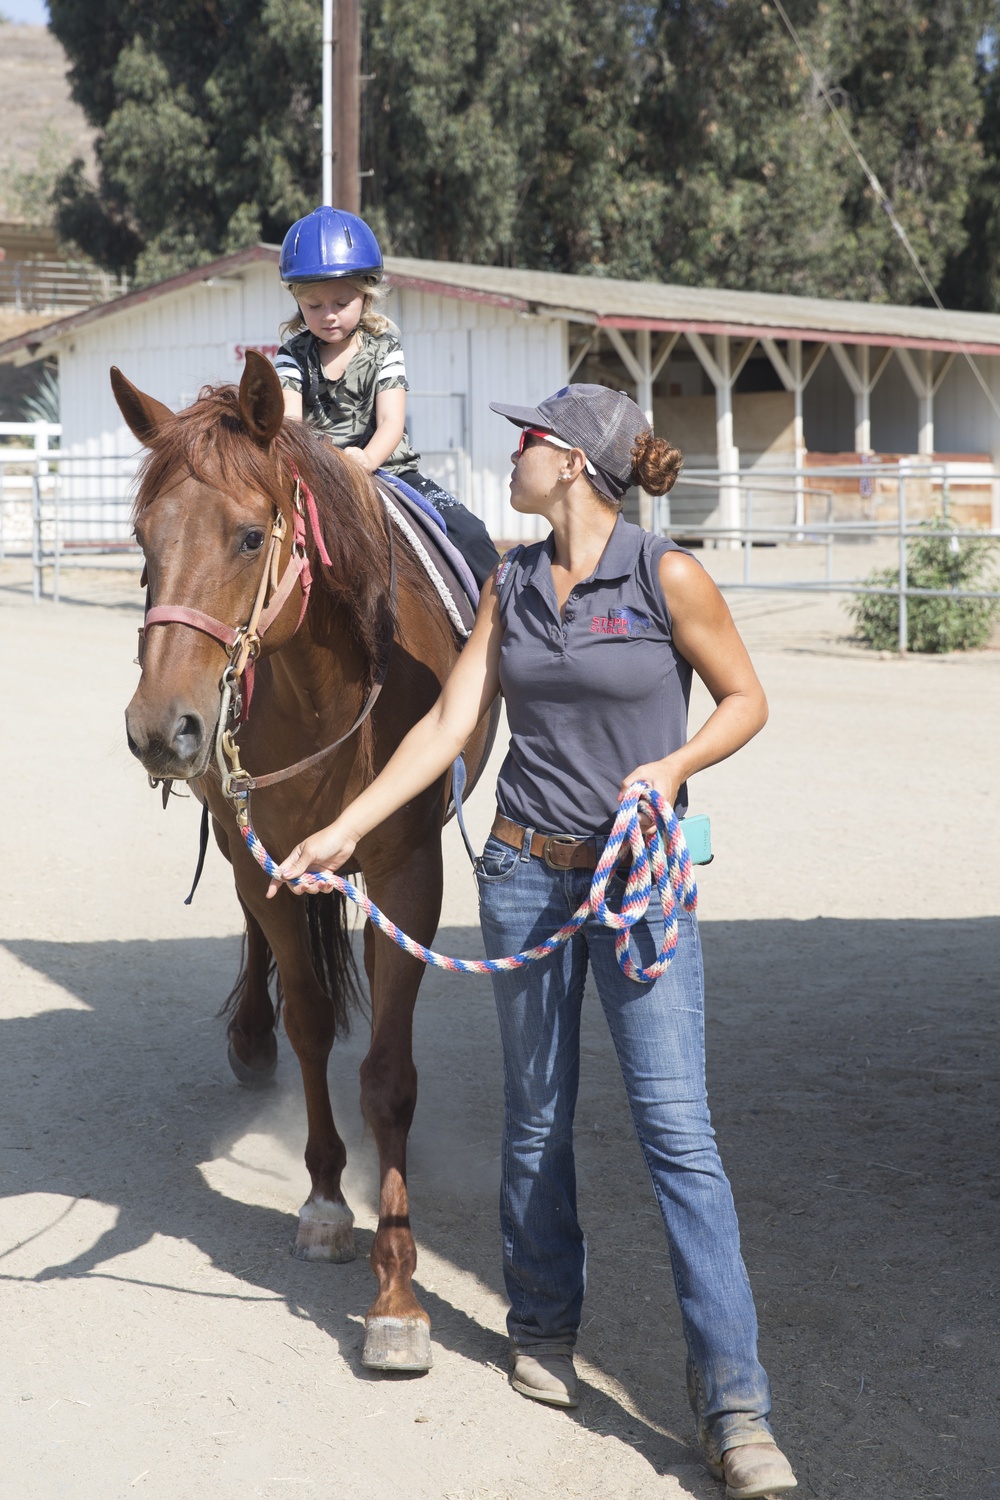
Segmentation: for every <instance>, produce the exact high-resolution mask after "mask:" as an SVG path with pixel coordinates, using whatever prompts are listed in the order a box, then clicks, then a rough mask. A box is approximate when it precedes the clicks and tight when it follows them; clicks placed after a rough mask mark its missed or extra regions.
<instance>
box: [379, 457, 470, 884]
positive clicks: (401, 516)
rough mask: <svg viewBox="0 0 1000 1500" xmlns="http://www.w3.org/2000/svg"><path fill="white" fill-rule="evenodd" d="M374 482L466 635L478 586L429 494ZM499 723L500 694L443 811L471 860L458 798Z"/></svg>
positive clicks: (389, 479)
mask: <svg viewBox="0 0 1000 1500" xmlns="http://www.w3.org/2000/svg"><path fill="white" fill-rule="evenodd" d="M375 485H376V488H377V489H378V492H379V494H380V495H381V496H382V500H383V503H384V504H385V508H386V510H387V512H388V514H389V519H390V523H391V524H392V525H394V526H396V528H397V530H399V531H400V532H401V533H402V535H403V536H404V537H405V538H406V540H407V542H408V543H409V545H410V546H411V548H412V549H413V551H414V552H415V553H416V556H417V557H418V559H419V560H420V563H421V566H422V567H423V569H424V572H425V573H426V574H427V576H428V578H429V579H430V581H431V583H432V584H433V585H434V588H435V589H436V591H437V593H438V595H439V596H440V598H441V602H442V604H443V605H444V607H445V609H446V610H447V612H448V618H449V619H450V620H451V623H452V624H453V625H454V627H455V629H456V631H457V632H458V634H459V635H460V636H463V637H464V638H468V635H469V632H470V631H471V630H472V626H473V624H474V623H475V618H476V608H477V606H478V604H479V589H478V587H477V586H476V580H475V579H474V578H473V576H472V574H471V572H470V571H469V565H468V563H467V562H466V561H465V558H464V557H463V556H462V554H461V552H459V550H458V548H457V547H456V546H455V544H454V542H450V541H449V540H448V536H447V533H446V532H445V524H444V521H443V520H442V519H441V517H440V515H439V514H438V512H437V511H436V510H434V508H433V506H432V505H431V504H430V502H429V501H428V500H425V499H424V497H423V496H422V495H418V494H417V492H416V490H413V489H411V488H410V486H409V485H408V484H406V483H405V482H404V481H403V480H400V479H397V478H396V476H395V475H389V474H383V473H382V472H381V471H380V472H379V473H378V474H377V475H376V476H375ZM499 723H500V698H499V696H498V697H496V698H494V700H493V702H492V704H491V705H490V712H489V719H488V724H487V731H486V745H485V747H484V750H483V755H482V759H481V760H480V762H479V769H478V771H477V772H476V775H475V777H474V779H473V780H472V781H471V782H467V780H466V772H465V762H464V760H463V759H462V757H461V755H460V756H459V757H458V759H457V760H456V761H455V763H454V765H453V766H452V776H451V794H450V798H449V802H448V808H447V811H446V813H445V822H446V823H447V822H448V821H449V819H450V818H451V816H452V814H454V815H455V816H456V817H457V818H458V826H459V829H460V831H461V834H462V840H463V842H464V844H465V847H466V850H467V851H468V855H469V858H470V859H471V860H472V862H473V864H475V861H476V851H475V849H474V848H473V845H472V840H471V839H470V837H469V833H468V830H467V828H466V826H465V817H464V815H463V810H462V800H463V798H464V797H465V796H466V795H467V793H469V792H471V791H473V790H474V788H475V786H476V783H477V782H478V780H479V777H480V776H481V775H482V772H483V767H484V766H485V765H486V762H487V761H488V760H489V758H490V754H491V753H492V750H493V745H494V742H495V740H496V736H497V726H498V725H499Z"/></svg>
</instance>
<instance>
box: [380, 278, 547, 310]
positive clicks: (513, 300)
mask: <svg viewBox="0 0 1000 1500" xmlns="http://www.w3.org/2000/svg"><path fill="white" fill-rule="evenodd" d="M386 280H387V282H388V284H389V286H390V287H393V288H395V289H397V290H399V291H404V292H430V293H431V294H432V295H434V296H437V297H455V298H457V300H458V301H460V302H479V303H482V304H484V305H485V306H487V307H508V308H510V309H511V310H512V311H513V312H527V311H528V310H529V308H530V307H531V303H530V302H525V301H524V299H523V298H522V297H504V296H502V295H501V294H500V293H499V292H480V291H476V290H474V289H473V288H472V287H469V286H459V285H458V284H457V283H455V282H445V281H431V280H430V279H429V278H428V277H423V276H407V275H405V274H403V275H401V274H400V273H399V272H397V271H388V272H387V273H386Z"/></svg>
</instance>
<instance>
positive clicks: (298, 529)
mask: <svg viewBox="0 0 1000 1500" xmlns="http://www.w3.org/2000/svg"><path fill="white" fill-rule="evenodd" d="M289 468H290V472H291V476H292V479H293V480H294V481H295V489H294V491H293V494H292V551H291V556H290V557H289V560H288V565H287V567H286V568H285V571H284V573H283V574H282V576H281V579H280V581H279V578H278V562H279V559H280V556H281V544H282V542H283V541H284V540H285V537H286V536H287V535H288V523H287V521H286V520H285V516H284V512H283V511H281V510H280V509H279V508H277V507H276V508H275V513H274V518H273V520H272V522H271V530H270V536H269V539H268V548H267V553H266V555H265V558H264V567H263V570H262V572H261V575H260V582H259V583H258V585H257V593H256V595H255V597H254V602H253V607H252V608H251V610H250V616H249V618H248V620H247V622H246V624H245V625H226V624H225V623H224V622H223V621H221V620H217V619H215V617H214V616H213V615H210V614H206V613H205V611H204V610H200V609H192V608H191V607H190V606H189V605H186V604H162V605H159V604H158V605H154V606H153V608H152V609H148V610H147V611H146V615H145V618H144V620H143V624H142V627H141V629H140V631H139V656H138V662H139V665H140V666H141V665H142V658H143V654H144V647H145V640H146V631H147V630H148V629H149V628H150V627H151V626H153V625H188V626H190V628H191V629H192V630H200V631H203V632H204V634H205V635H210V636H211V637H212V638H213V640H217V641H218V642H219V644H220V645H221V646H222V647H223V649H224V650H226V651H228V653H229V661H228V663H227V664H226V668H225V671H224V672H223V674H222V678H221V680H220V682H219V692H220V694H221V703H220V706H219V719H218V727H217V729H216V735H215V759H216V764H217V765H218V768H219V775H220V777H221V780H222V790H223V793H224V794H225V796H226V797H227V798H228V799H229V801H230V802H232V803H233V806H234V808H235V809H236V816H237V821H238V822H240V823H241V826H242V823H243V822H244V821H246V820H248V818H249V795H250V793H251V792H252V791H254V790H255V789H256V788H258V787H266V786H273V785H274V784H275V783H276V782H279V781H287V780H288V779H289V778H290V777H292V776H296V775H298V773H299V772H300V771H304V770H306V769H308V767H310V766H313V765H316V764H318V763H319V762H320V761H322V760H325V759H326V757H327V756H328V755H330V754H332V752H333V751H334V750H336V749H337V748H338V747H339V746H340V745H342V744H343V743H344V741H345V740H348V739H350V737H351V735H352V734H354V733H355V731H356V730H358V729H360V727H361V725H362V724H363V723H364V721H365V719H367V717H368V715H369V714H370V713H371V711H372V709H373V708H374V707H375V701H376V699H377V698H378V696H379V694H380V692H381V691H382V684H383V683H384V681H385V676H386V672H387V671H388V668H389V660H388V653H387V655H386V660H385V661H384V662H383V663H382V665H381V667H380V669H379V672H378V676H377V677H376V679H375V681H374V683H373V684H372V686H371V688H370V689H369V692H368V696H367V697H366V699H365V701H364V703H363V704H362V707H361V711H360V712H359V714H358V716H357V718H356V719H355V720H354V723H353V724H352V725H351V727H350V729H348V730H347V732H346V733H345V734H342V735H341V736H340V738H339V739H336V740H334V741H333V742H332V744H329V745H324V747H323V748H322V750H318V751H317V752H316V753H315V754H314V755H309V756H306V758H305V759H304V760H300V761H296V763H295V765H293V766H287V767H286V768H285V769H284V770H282V771H271V772H270V773H269V774H268V775H266V776H259V777H253V776H251V775H250V773H249V772H248V771H246V770H245V769H244V768H243V767H242V766H241V765H240V751H239V746H238V745H237V743H236V739H235V735H236V734H237V732H238V730H239V727H240V724H241V722H243V721H244V720H245V718H246V716H247V715H248V714H249V712H250V700H251V698H252V696H253V680H254V665H255V663H256V661H257V658H258V656H259V655H260V650H261V643H262V639H263V636H264V633H265V631H267V629H268V628H269V627H270V626H271V625H273V624H274V622H275V620H276V619H277V618H278V616H279V615H280V614H281V611H282V610H283V609H284V607H285V604H286V603H287V601H288V597H289V595H290V594H291V592H292V589H293V588H294V586H295V584H296V582H297V583H298V584H299V586H300V588H301V590H302V602H301V605H300V606H299V617H298V620H297V621H296V622H295V629H294V630H293V631H292V636H294V635H296V634H297V633H298V631H299V628H300V627H301V625H302V621H303V620H304V619H305V614H306V609H307V607H308V605H309V596H310V594H311V592H312V584H313V575H312V567H311V565H310V562H309V554H308V552H307V550H306V518H307V516H308V520H309V525H310V526H311V528H312V534H313V539H314V541H315V543H316V550H317V552H318V554H319V558H320V561H321V562H322V563H324V564H325V565H326V566H327V567H331V566H332V562H331V558H330V554H329V553H328V552H327V550H326V543H325V542H324V540H323V532H322V529H321V527H320V524H319V514H318V512H317V509H316V497H315V495H314V494H313V492H312V490H311V489H310V488H309V486H308V485H307V484H306V482H305V480H304V479H303V478H302V476H301V474H300V473H299V471H298V468H297V467H296V465H295V464H294V463H291V462H290V463H289ZM388 538H389V591H390V595H391V598H392V600H393V604H394V605H395V599H396V555H395V549H394V546H393V538H392V528H391V526H390V527H389V529H388ZM143 576H144V577H145V569H144V570H143ZM269 594H270V598H268V595H269ZM244 674H245V675H246V697H245V700H244V697H243V694H242V692H241V687H240V684H241V679H242V678H243V676H244ZM227 760H228V761H229V763H230V764H229V765H228V766H227V764H226V761H227ZM153 785H155V782H154V783H153ZM164 805H165V804H164ZM196 883H197V882H196Z"/></svg>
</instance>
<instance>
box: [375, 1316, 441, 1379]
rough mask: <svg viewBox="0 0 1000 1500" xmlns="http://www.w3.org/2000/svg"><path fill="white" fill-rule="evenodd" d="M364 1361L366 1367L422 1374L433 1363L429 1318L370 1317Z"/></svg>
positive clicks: (388, 1373) (385, 1371)
mask: <svg viewBox="0 0 1000 1500" xmlns="http://www.w3.org/2000/svg"><path fill="white" fill-rule="evenodd" d="M361 1363H362V1364H363V1365H364V1367H365V1369H366V1370H381V1371H382V1372H383V1374H386V1375H392V1374H395V1373H396V1372H397V1371H399V1372H401V1373H405V1372H406V1371H410V1372H411V1373H414V1374H417V1373H420V1374H422V1373H423V1372H424V1371H425V1370H429V1369H430V1367H431V1365H432V1364H433V1363H434V1359H433V1356H432V1355H431V1329H430V1324H429V1323H428V1322H427V1319H426V1318H368V1319H366V1321H365V1347H364V1353H363V1354H362V1356H361Z"/></svg>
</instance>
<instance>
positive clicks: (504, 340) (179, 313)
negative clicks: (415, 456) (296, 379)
mask: <svg viewBox="0 0 1000 1500" xmlns="http://www.w3.org/2000/svg"><path fill="white" fill-rule="evenodd" d="M293 310H294V306H293V304H292V302H291V299H290V298H289V296H288V294H287V293H286V292H284V291H283V290H282V288H281V285H280V283H279V281H278V276H277V271H276V268H275V267H274V266H273V265H270V264H268V263H260V264H255V265H250V266H246V267H244V268H242V269H241V270H240V271H238V272H236V273H235V274H234V275H232V276H231V277H227V278H218V277H217V278H213V279H212V280H211V281H209V282H204V283H197V284H195V285H194V286H191V287H188V288H185V289H183V290H181V291H178V292H174V293H171V294H169V295H166V296H161V297H151V298H150V300H149V301H148V302H146V303H142V304H140V305H139V306H137V307H132V308H128V309H125V310H124V311H123V312H121V313H118V314H115V313H110V314H107V315H106V316H105V317H103V318H101V319H98V320H97V321H96V322H94V323H93V324H91V325H88V326H85V327H83V328H81V329H79V330H78V331H77V332H76V333H75V334H74V335H73V336H72V338H70V339H68V340H67V341H66V342H65V343H64V344H63V346H62V348H61V349H60V358H59V366H60V387H61V402H62V423H63V448H64V451H65V452H66V453H67V454H71V455H74V456H77V457H78V458H80V459H82V458H84V457H86V458H87V459H88V460H90V464H91V466H92V468H93V470H94V472H93V474H92V475H91V478H90V479H89V480H88V484H87V486H86V487H81V486H82V481H80V483H79V484H78V485H77V487H76V488H77V493H88V494H91V495H92V496H93V498H94V500H95V503H96V502H97V500H98V498H99V497H100V496H105V497H106V496H108V495H109V493H113V494H114V495H121V494H123V493H124V491H125V489H126V488H127V480H126V479H118V480H115V481H114V484H113V486H112V491H111V492H109V488H108V486H109V484H110V483H111V477H110V476H111V471H110V469H109V466H108V465H107V463H104V464H103V465H99V464H98V463H97V460H98V459H99V458H100V457H101V455H105V456H107V455H111V454H122V453H132V454H136V456H138V454H137V449H136V443H135V440H134V438H133V437H132V435H131V433H130V432H129V431H128V429H127V427H126V426H125V424H124V422H123V421H122V419H121V416H120V414H119V412H118V408H117V406H116V405H115V402H114V397H113V396H112V394H111V386H110V383H109V378H108V372H109V369H110V367H111V366H112V365H118V367H119V368H120V369H121V370H122V371H123V373H124V374H125V375H127V376H128V378H129V380H131V381H132V382H133V383H134V384H135V385H137V386H138V387H139V388H140V389H141V390H143V391H146V392H147V393H148V394H149V395H151V396H155V397H156V398H157V400H159V401H163V402H164V403H165V404H166V405H167V406H170V407H172V408H173V409H175V410H177V409H179V408H180V407H182V406H187V405H189V404H190V402H192V401H193V400H194V399H195V397H196V396H197V394H198V391H199V389H200V388H201V387H202V386H203V385H205V384H208V383H212V382H218V381H227V380H238V379H239V378H240V374H241V372H242V367H243V366H242V356H241V350H242V349H243V348H244V347H246V346H248V345H252V346H254V347H257V348H261V349H263V350H264V352H265V353H273V352H274V350H275V349H276V347H277V345H278V343H279V341H280V337H279V328H280V325H281V324H282V323H283V322H284V321H285V320H286V319H287V318H288V317H289V316H290V314H291V312H292V311H293ZM387 310H388V313H389V316H390V317H392V318H393V320H394V321H395V322H396V323H398V325H399V327H400V330H401V333H402V335H403V343H404V348H405V351H406V367H407V377H408V380H409V384H410V388H411V393H412V394H411V398H410V400H409V403H408V408H409V409H408V419H409V422H410V427H411V432H412V433H413V437H414V440H415V445H416V446H417V448H418V449H420V448H421V447H422V448H423V449H424V451H425V452H427V454H428V463H427V468H428V470H429V471H430V472H432V473H433V474H434V475H435V477H440V478H442V479H445V480H447V479H448V477H449V475H453V476H454V481H455V488H456V489H461V490H462V491H463V492H464V493H465V495H466V498H467V499H468V501H469V503H470V504H471V507H472V509H474V510H475V511H476V512H477V514H479V515H481V516H482V517H483V518H484V520H485V521H486V525H487V527H488V529H489V530H490V532H491V533H492V534H493V535H494V536H495V537H498V538H509V539H514V538H517V537H523V536H526V537H529V538H530V537H533V536H534V535H535V534H536V527H537V522H536V521H535V519H534V518H532V517H527V518H521V517H518V516H515V515H514V513H513V512H512V511H511V510H510V507H509V506H508V504H507V476H508V474H509V473H510V462H509V454H510V449H511V445H512V439H513V433H514V429H513V428H512V427H511V426H510V424H509V423H507V422H505V421H504V420H503V418H501V417H498V416H496V415H495V414H494V413H493V412H491V411H490V410H489V402H490V401H511V402H518V403H521V404H529V403H534V402H536V401H539V400H541V399H542V398H543V397H544V396H547V395H550V394H551V393H552V392H553V391H555V390H557V389H558V388H559V387H560V386H561V385H562V384H563V383H564V382H565V378H566V364H567V338H566V325H565V323H563V322H562V321H560V320H555V319H549V318H540V317H522V316H521V315H520V314H518V313H515V312H512V311H510V310H509V309H507V308H498V307H493V306H491V305H489V304H486V303H480V302H473V301H464V300H460V299H458V298H452V297H444V296H434V295H430V294H428V293H423V292H410V291H404V292H397V293H393V294H392V296H391V297H390V301H389V306H388V309H387ZM449 454H450V455H452V456H451V457H449ZM98 468H100V469H101V471H102V472H101V473H100V474H99V475H98V474H97V470H98ZM460 470H461V471H462V472H460ZM99 514H103V512H97V511H95V512H94V519H95V520H96V519H97V518H98V515H99Z"/></svg>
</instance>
